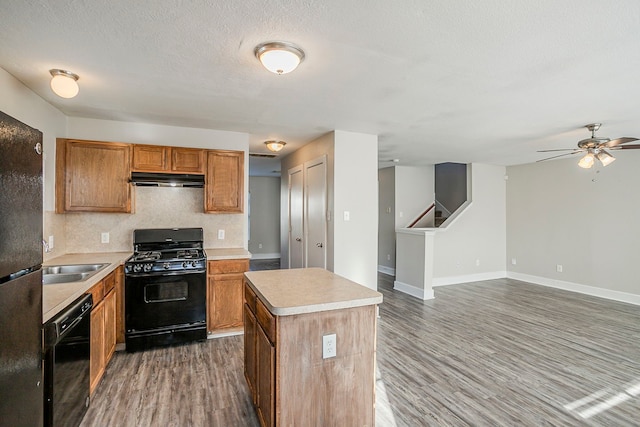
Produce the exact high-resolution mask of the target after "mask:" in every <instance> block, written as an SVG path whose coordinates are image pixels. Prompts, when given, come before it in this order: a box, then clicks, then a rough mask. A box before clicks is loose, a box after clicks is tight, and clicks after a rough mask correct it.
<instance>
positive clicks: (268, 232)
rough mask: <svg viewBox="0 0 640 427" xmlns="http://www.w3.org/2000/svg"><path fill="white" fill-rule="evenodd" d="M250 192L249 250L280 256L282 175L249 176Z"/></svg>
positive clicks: (254, 253)
mask: <svg viewBox="0 0 640 427" xmlns="http://www.w3.org/2000/svg"><path fill="white" fill-rule="evenodd" d="M249 194H250V197H249V203H250V209H251V211H250V213H249V230H250V233H249V252H251V255H252V258H280V177H266V176H251V177H249ZM260 246H262V247H260Z"/></svg>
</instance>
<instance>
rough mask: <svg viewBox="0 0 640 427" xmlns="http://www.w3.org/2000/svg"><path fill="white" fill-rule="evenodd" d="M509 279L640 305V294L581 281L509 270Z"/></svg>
mask: <svg viewBox="0 0 640 427" xmlns="http://www.w3.org/2000/svg"><path fill="white" fill-rule="evenodd" d="M507 277H508V278H509V279H515V280H521V281H523V282H529V283H534V284H536V285H542V286H548V287H550V288H557V289H563V290H565V291H571V292H578V293H581V294H586V295H591V296H594V297H600V298H606V299H610V300H614V301H620V302H626V303H629V304H635V305H640V295H636V294H630V293H627V292H620V291H612V290H610V289H603V288H597V287H595V286H587V285H581V284H579V283H573V282H565V281H562V280H555V279H549V278H547V277H540V276H532V275H529V274H522V273H515V272H513V271H508V272H507Z"/></svg>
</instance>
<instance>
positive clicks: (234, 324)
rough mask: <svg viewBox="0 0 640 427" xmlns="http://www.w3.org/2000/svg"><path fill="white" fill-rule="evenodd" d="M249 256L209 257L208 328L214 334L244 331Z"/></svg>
mask: <svg viewBox="0 0 640 427" xmlns="http://www.w3.org/2000/svg"><path fill="white" fill-rule="evenodd" d="M247 270H249V260H248V259H227V260H216V261H209V262H208V265H207V331H208V333H209V334H215V333H220V332H225V331H232V330H234V329H238V330H239V331H240V332H242V323H243V322H242V317H243V314H242V285H243V278H244V276H243V273H244V272H245V271H247Z"/></svg>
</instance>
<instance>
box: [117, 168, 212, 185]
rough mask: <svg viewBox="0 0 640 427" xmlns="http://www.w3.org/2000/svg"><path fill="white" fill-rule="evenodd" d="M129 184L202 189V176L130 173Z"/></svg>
mask: <svg viewBox="0 0 640 427" xmlns="http://www.w3.org/2000/svg"><path fill="white" fill-rule="evenodd" d="M130 182H131V183H132V184H133V185H137V186H141V187H196V188H202V187H204V175H190V174H175V173H148V172H131V180H130Z"/></svg>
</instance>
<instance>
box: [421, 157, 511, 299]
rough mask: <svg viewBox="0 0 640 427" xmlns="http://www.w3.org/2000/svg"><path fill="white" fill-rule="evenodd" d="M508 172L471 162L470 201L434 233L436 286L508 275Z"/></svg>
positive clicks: (434, 283) (503, 169)
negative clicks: (443, 226) (441, 228)
mask: <svg viewBox="0 0 640 427" xmlns="http://www.w3.org/2000/svg"><path fill="white" fill-rule="evenodd" d="M505 172H506V170H505V167H504V166H492V165H485V164H478V163H474V164H472V165H471V205H470V206H469V207H467V209H466V210H465V211H464V212H463V213H462V214H461V215H460V216H459V217H458V218H457V219H456V220H455V221H454V223H453V224H452V225H450V226H448V227H447V228H446V230H439V231H438V232H436V233H435V236H434V263H433V265H434V273H433V277H434V280H433V285H434V286H437V285H443V284H449V283H461V282H467V281H475V280H484V279H489V278H495V277H504V276H505V275H506V227H505V224H506V185H505V179H504V176H505ZM478 264H479V265H478Z"/></svg>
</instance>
